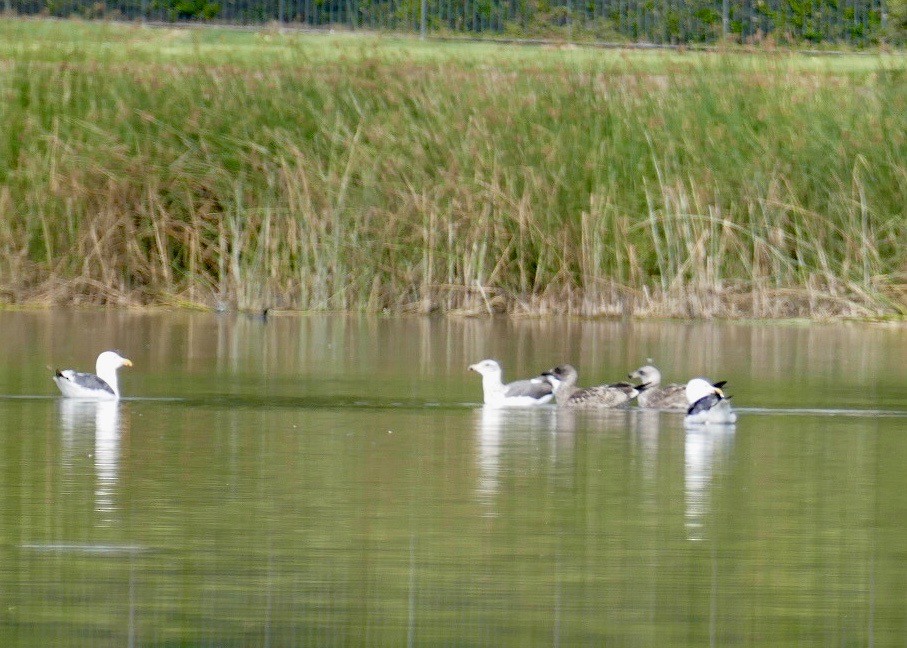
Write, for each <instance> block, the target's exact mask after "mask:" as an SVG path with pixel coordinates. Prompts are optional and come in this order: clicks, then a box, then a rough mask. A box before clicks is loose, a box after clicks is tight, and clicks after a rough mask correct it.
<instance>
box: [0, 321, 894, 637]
mask: <svg viewBox="0 0 907 648" xmlns="http://www.w3.org/2000/svg"><path fill="white" fill-rule="evenodd" d="M0 340H2V350H0V352H2V355H0V443H2V447H0V533H2V538H0V645H4V646H15V645H33V646H45V645H72V646H85V645H91V646H127V645H135V646H148V645H152V646H153V645H161V646H175V645H191V646H197V645H199V646H201V645H204V646H288V645H303V646H335V645H336V646H340V645H343V646H346V645H372V646H401V645H431V646H435V645H448V646H507V645H513V646H530V645H557V646H575V645H591V646H601V645H621V646H684V645H689V646H702V645H709V644H711V645H757V646H767V645H790V644H797V645H805V646H812V645H822V646H826V645H847V646H851V645H873V644H878V645H892V644H900V643H902V642H903V638H904V637H905V636H907V605H905V601H907V562H905V556H907V471H905V469H904V466H905V465H907V435H905V432H907V389H905V386H907V363H905V362H904V360H905V358H907V327H903V326H877V325H850V324H838V325H812V326H804V325H771V324H752V323H746V324H715V323H706V324H685V323H619V322H618V323H615V322H568V321H561V320H543V321H538V320H531V321H517V322H513V321H506V320H502V321H496V322H489V321H481V320H476V321H446V320H427V319H367V318H361V319H360V318H358V317H352V318H351V317H339V316H333V317H289V316H282V317H272V318H270V319H269V321H268V322H266V323H263V322H260V321H256V320H253V319H251V318H248V317H245V316H238V317H233V316H215V315H208V314H130V313H111V314H107V313H60V314H46V313H0ZM107 348H116V349H119V350H120V351H122V352H123V354H124V355H126V356H127V357H129V358H131V359H132V361H133V362H134V367H133V368H132V369H124V370H122V371H121V391H122V392H123V394H124V397H125V398H124V400H123V401H121V402H120V403H118V404H106V405H100V406H99V405H93V404H85V403H77V402H71V401H62V400H61V399H59V398H57V396H56V388H55V386H54V385H53V383H52V382H51V381H50V378H49V371H48V369H47V367H48V366H50V367H55V366H67V367H69V366H72V367H75V368H84V369H90V368H91V367H92V366H93V363H94V357H95V355H96V354H97V352H98V351H100V350H103V349H107ZM489 356H490V357H496V358H498V359H500V360H502V362H503V364H504V367H505V372H506V376H509V377H511V378H519V377H525V376H529V375H531V374H534V373H537V372H538V371H540V370H542V369H545V368H547V367H548V366H551V365H553V364H556V363H560V362H564V361H570V362H573V363H574V364H576V365H577V366H578V368H579V369H580V378H581V382H582V383H584V384H589V383H592V382H599V381H604V380H616V379H620V378H621V377H622V376H624V375H625V374H626V373H627V372H628V371H629V370H631V369H634V368H635V367H636V366H638V365H640V364H642V363H643V362H644V361H645V359H646V358H647V357H652V358H654V359H655V361H656V362H657V363H658V364H660V365H661V366H662V368H663V370H664V372H665V374H666V377H667V378H669V379H671V378H674V379H681V378H686V377H688V376H692V375H698V374H704V375H706V376H708V377H711V378H713V379H715V380H718V379H726V380H728V381H729V386H728V389H727V391H728V392H729V393H731V394H733V396H734V398H733V400H734V402H735V403H736V406H737V407H738V408H739V411H740V421H739V422H738V424H737V425H736V427H735V428H731V429H727V430H707V431H692V432H685V431H684V429H683V426H682V422H681V419H680V417H678V416H676V415H669V414H661V415H659V414H652V413H644V412H639V411H634V410H629V411H611V412H600V413H595V412H576V413H570V412H558V411H556V410H555V409H554V408H543V409H540V410H536V411H493V410H492V411H489V410H485V409H484V408H482V407H481V406H479V404H478V402H479V398H480V393H481V388H480V384H479V379H478V377H477V376H475V375H474V374H470V373H469V372H467V371H466V366H467V365H468V364H469V363H471V362H475V361H476V360H478V359H481V358H484V357H489Z"/></svg>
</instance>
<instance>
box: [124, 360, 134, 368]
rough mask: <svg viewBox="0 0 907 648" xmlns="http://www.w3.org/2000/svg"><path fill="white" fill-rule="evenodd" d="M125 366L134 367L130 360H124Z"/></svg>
mask: <svg viewBox="0 0 907 648" xmlns="http://www.w3.org/2000/svg"><path fill="white" fill-rule="evenodd" d="M123 366H124V367H131V366H132V360H130V359H129V358H123Z"/></svg>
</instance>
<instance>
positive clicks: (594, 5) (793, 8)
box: [0, 0, 888, 46]
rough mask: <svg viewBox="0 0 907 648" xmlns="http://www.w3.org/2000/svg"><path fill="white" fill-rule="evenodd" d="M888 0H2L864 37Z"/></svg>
mask: <svg viewBox="0 0 907 648" xmlns="http://www.w3.org/2000/svg"><path fill="white" fill-rule="evenodd" d="M885 2H886V0H0V6H2V7H3V9H5V10H6V11H7V12H8V13H12V14H20V15H36V14H37V15H49V16H58V17H72V16H80V17H84V18H122V19H127V20H154V21H217V22H225V23H233V24H236V23H239V24H265V23H269V22H279V23H284V24H292V25H298V26H308V27H335V28H344V29H350V30H356V29H367V30H378V31H384V30H386V31H395V32H421V33H422V34H424V35H451V36H454V35H463V36H472V37H489V36H492V37H504V38H511V37H512V38H551V39H558V40H570V41H612V42H648V43H656V44H689V43H710V42H716V41H719V40H721V39H732V40H737V41H740V42H752V41H758V40H761V39H764V38H771V39H773V40H775V41H777V42H781V43H789V42H796V43H811V42H814V43H819V42H824V43H849V44H852V45H856V46H861V45H867V44H872V43H875V42H878V41H880V40H882V39H883V38H884V37H885V36H886V35H887V34H888V25H887V24H886V23H887V19H888V16H887V9H886V6H885Z"/></svg>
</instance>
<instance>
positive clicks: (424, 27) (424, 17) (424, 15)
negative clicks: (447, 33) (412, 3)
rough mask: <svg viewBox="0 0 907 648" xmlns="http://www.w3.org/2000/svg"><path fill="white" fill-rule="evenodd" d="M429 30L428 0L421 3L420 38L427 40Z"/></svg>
mask: <svg viewBox="0 0 907 648" xmlns="http://www.w3.org/2000/svg"><path fill="white" fill-rule="evenodd" d="M427 32H428V0H422V1H421V2H420V3H419V39H420V40H425V36H426V34H427Z"/></svg>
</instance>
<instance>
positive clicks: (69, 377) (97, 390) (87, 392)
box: [54, 351, 132, 400]
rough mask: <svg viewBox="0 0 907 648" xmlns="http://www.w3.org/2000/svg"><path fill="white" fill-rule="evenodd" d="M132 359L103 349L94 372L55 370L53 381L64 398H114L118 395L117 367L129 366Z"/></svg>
mask: <svg viewBox="0 0 907 648" xmlns="http://www.w3.org/2000/svg"><path fill="white" fill-rule="evenodd" d="M131 366H132V361H131V360H127V359H126V358H124V357H122V356H120V354H118V353H116V352H114V351H105V352H104V353H102V354H101V355H99V356H98V360H97V362H96V363H95V372H96V373H93V374H90V373H81V372H79V371H73V370H72V369H63V370H59V369H58V370H57V372H56V374H55V375H54V382H55V383H57V387H59V388H60V391H61V392H62V394H63V396H64V397H65V398H92V399H95V400H115V399H117V398H119V397H120V389H119V386H118V385H117V369H119V368H120V367H131Z"/></svg>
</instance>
